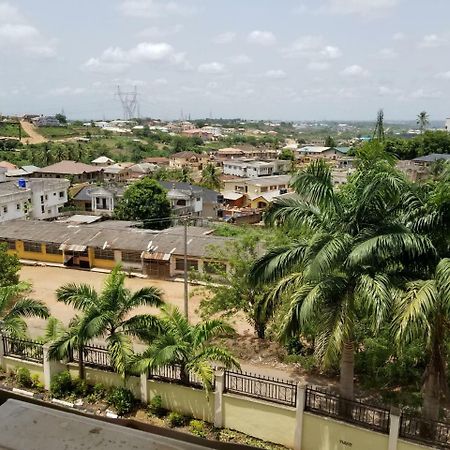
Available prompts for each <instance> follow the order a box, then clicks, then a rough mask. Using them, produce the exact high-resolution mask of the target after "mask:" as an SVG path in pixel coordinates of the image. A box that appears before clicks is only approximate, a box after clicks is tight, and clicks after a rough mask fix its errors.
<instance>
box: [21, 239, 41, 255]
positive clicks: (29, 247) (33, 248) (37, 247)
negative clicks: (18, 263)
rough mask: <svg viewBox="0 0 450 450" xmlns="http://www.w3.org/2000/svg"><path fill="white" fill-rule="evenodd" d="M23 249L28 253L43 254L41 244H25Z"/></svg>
mask: <svg viewBox="0 0 450 450" xmlns="http://www.w3.org/2000/svg"><path fill="white" fill-rule="evenodd" d="M23 249H24V250H25V251H26V252H35V253H41V252H42V248H41V244H40V243H39V242H24V243H23Z"/></svg>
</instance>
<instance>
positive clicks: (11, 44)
mask: <svg viewBox="0 0 450 450" xmlns="http://www.w3.org/2000/svg"><path fill="white" fill-rule="evenodd" d="M2 49H3V50H4V51H11V50H12V51H15V50H21V51H24V52H25V53H27V54H29V55H31V56H35V57H41V58H48V57H53V56H54V55H55V46H54V42H52V41H50V40H49V39H47V38H45V37H44V36H43V34H42V33H41V32H40V31H39V30H38V29H37V28H36V27H35V26H33V25H32V24H30V23H29V21H28V20H27V19H26V18H25V17H24V16H23V15H22V14H21V13H20V11H19V10H18V9H17V8H16V7H15V6H12V5H11V4H9V3H0V50H2Z"/></svg>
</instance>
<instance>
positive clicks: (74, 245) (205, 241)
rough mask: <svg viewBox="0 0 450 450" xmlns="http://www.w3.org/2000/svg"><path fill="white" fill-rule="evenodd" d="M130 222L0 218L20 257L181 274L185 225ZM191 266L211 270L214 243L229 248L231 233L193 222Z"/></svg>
mask: <svg viewBox="0 0 450 450" xmlns="http://www.w3.org/2000/svg"><path fill="white" fill-rule="evenodd" d="M129 225H130V224H129V223H128V222H120V221H104V222H97V223H92V224H83V225H74V224H71V223H64V222H57V221H53V222H41V221H37V220H27V221H23V220H13V221H9V222H3V223H0V242H6V243H7V244H8V248H9V252H10V253H11V254H16V255H17V256H18V257H19V258H20V259H21V260H29V261H39V262H44V263H45V262H49V263H54V264H61V265H65V266H67V267H81V268H86V269H90V268H93V267H97V268H102V269H112V268H113V267H114V266H115V265H116V264H118V263H121V264H122V265H123V267H124V269H125V270H133V271H136V272H141V273H143V274H145V275H147V276H149V277H156V278H170V277H176V276H179V275H181V274H182V273H183V271H184V244H185V242H184V227H182V226H179V227H171V228H168V229H166V230H161V231H159V230H158V231H156V230H145V229H139V228H131V227H130V226H129ZM187 233H188V241H187V258H188V268H189V270H193V269H194V270H198V271H200V272H203V271H207V270H209V269H208V267H209V266H208V263H210V262H213V261H214V260H213V259H211V256H210V255H211V247H219V248H225V247H226V245H227V243H229V242H230V241H232V238H225V237H219V236H212V235H211V233H212V230H209V229H205V228H202V227H188V231H187Z"/></svg>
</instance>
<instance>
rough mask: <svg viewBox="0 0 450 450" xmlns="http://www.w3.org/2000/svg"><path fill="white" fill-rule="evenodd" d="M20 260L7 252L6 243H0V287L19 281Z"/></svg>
mask: <svg viewBox="0 0 450 450" xmlns="http://www.w3.org/2000/svg"><path fill="white" fill-rule="evenodd" d="M19 270H20V262H19V259H18V258H17V256H16V255H10V254H9V253H8V244H4V243H0V287H3V286H11V285H15V284H18V283H19V274H18V272H19Z"/></svg>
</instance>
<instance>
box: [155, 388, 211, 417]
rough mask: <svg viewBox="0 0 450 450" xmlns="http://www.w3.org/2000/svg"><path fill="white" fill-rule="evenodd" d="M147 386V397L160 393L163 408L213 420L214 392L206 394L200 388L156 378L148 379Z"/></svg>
mask: <svg viewBox="0 0 450 450" xmlns="http://www.w3.org/2000/svg"><path fill="white" fill-rule="evenodd" d="M147 387H148V393H149V398H150V399H152V398H153V397H154V396H155V395H160V396H161V399H162V403H163V407H164V408H166V409H168V410H171V411H177V412H180V413H182V414H186V415H189V416H192V417H195V418H196V419H201V420H206V421H207V422H214V394H212V393H211V394H209V395H208V396H207V395H206V393H205V391H203V390H201V389H194V388H190V387H185V386H180V385H178V384H174V383H162V382H160V381H156V380H148V381H147Z"/></svg>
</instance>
